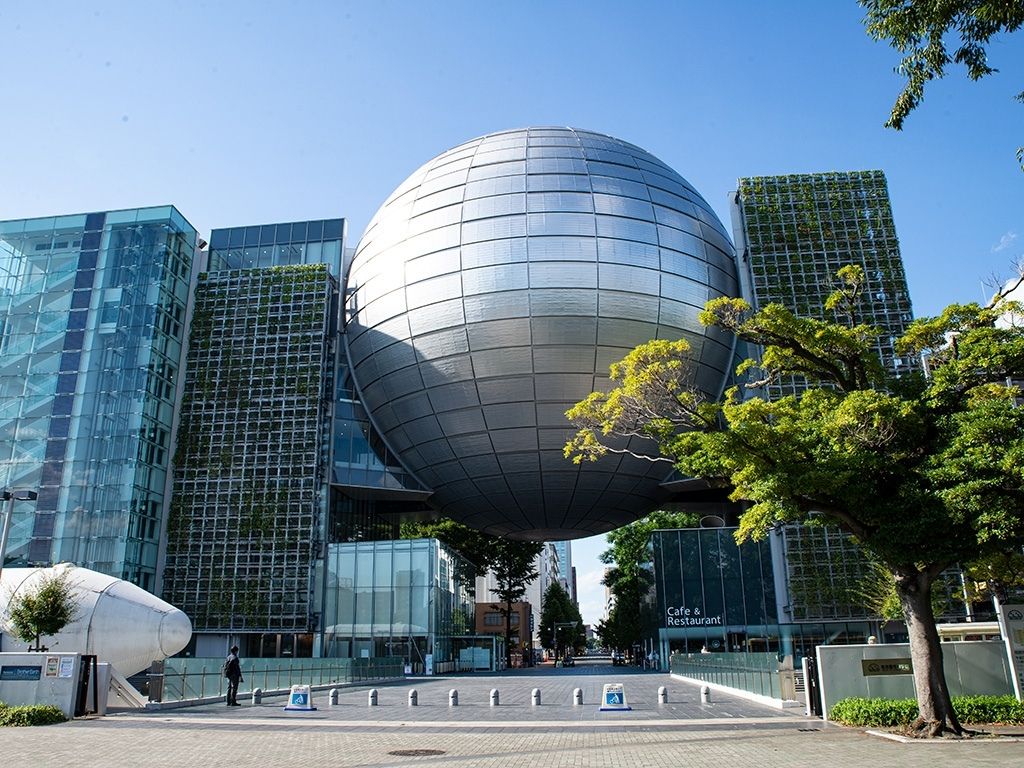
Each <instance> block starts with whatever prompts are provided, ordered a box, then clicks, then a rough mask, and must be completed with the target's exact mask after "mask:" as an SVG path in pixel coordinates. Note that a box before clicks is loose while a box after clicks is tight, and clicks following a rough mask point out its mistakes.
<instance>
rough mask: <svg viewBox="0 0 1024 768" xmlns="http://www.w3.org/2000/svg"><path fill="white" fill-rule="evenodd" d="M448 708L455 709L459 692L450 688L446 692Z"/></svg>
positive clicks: (457, 704)
mask: <svg viewBox="0 0 1024 768" xmlns="http://www.w3.org/2000/svg"><path fill="white" fill-rule="evenodd" d="M448 706H449V707H457V706H459V692H458V691H457V690H455V689H454V688H452V689H451V690H450V691H448Z"/></svg>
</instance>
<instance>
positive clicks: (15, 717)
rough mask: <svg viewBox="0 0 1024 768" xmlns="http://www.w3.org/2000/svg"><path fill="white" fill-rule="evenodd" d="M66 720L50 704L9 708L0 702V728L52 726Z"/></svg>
mask: <svg viewBox="0 0 1024 768" xmlns="http://www.w3.org/2000/svg"><path fill="white" fill-rule="evenodd" d="M65 720H67V718H66V717H64V713H63V712H62V711H61V710H60V709H59V708H58V707H55V706H53V705H52V704H27V705H25V706H22V707H9V706H7V705H6V704H4V703H3V702H2V701H0V727H3V726H8V725H13V726H20V725H53V724H54V723H63V722H64V721H65Z"/></svg>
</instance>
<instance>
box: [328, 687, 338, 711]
mask: <svg viewBox="0 0 1024 768" xmlns="http://www.w3.org/2000/svg"><path fill="white" fill-rule="evenodd" d="M327 706H329V707H336V706H338V689H337V688H331V690H330V692H329V693H328V694H327Z"/></svg>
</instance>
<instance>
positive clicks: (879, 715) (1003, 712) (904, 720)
mask: <svg viewBox="0 0 1024 768" xmlns="http://www.w3.org/2000/svg"><path fill="white" fill-rule="evenodd" d="M953 711H954V712H956V714H957V717H958V718H960V722H961V723H964V724H968V723H974V724H981V723H992V724H999V725H1024V702H1020V701H1017V699H1015V698H1014V697H1013V696H954V697H953ZM828 717H829V720H833V721H835V722H837V723H842V724H843V725H855V726H872V727H882V728H895V727H897V726H900V725H909V724H910V723H912V722H913V721H914V720H915V719H916V718H917V701H916V700H915V699H857V698H852V699H842V700H841V701H837V702H836V703H835V705H834V706H833V707H832V709H831V710H829V713H828Z"/></svg>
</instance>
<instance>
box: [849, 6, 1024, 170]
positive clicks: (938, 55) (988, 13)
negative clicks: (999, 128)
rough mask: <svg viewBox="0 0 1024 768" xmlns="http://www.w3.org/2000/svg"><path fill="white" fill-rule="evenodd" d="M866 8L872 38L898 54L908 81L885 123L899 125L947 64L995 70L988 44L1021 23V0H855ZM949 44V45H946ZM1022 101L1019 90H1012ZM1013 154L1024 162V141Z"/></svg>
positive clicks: (977, 75) (974, 74) (973, 72)
mask: <svg viewBox="0 0 1024 768" xmlns="http://www.w3.org/2000/svg"><path fill="white" fill-rule="evenodd" d="M858 2H859V3H860V4H861V5H862V6H863V7H864V8H866V9H867V16H866V17H865V18H864V24H865V26H866V28H867V31H868V34H869V35H871V37H873V38H874V39H875V40H884V41H887V42H888V43H889V44H890V45H891V46H892V47H893V48H895V49H896V50H898V51H899V52H900V53H902V54H903V59H902V60H901V61H900V63H899V66H898V67H896V71H897V72H899V73H900V74H901V75H903V76H904V77H905V78H906V80H907V82H906V85H905V86H904V88H903V91H902V92H901V93H900V95H899V96H898V97H897V99H896V103H895V104H894V105H893V108H892V112H891V113H890V115H889V120H888V121H887V122H886V126H887V127H889V128H895V129H896V130H901V129H902V128H903V122H904V121H905V120H906V118H907V116H908V115H909V114H910V113H911V112H913V111H914V110H915V109H916V108H917V107H918V105H919V104H920V103H921V101H922V100H923V99H924V88H925V85H927V84H928V83H929V82H930V81H931V80H937V79H939V78H942V77H945V75H946V68H947V67H948V66H949V65H951V64H962V65H963V66H964V67H966V68H967V76H968V77H969V78H970V79H971V80H980V79H981V78H983V77H985V76H987V75H991V74H993V73H995V72H998V70H997V69H995V68H994V67H992V66H991V65H990V64H989V60H988V47H989V45H990V43H991V42H992V38H993V37H994V36H995V35H997V34H999V33H1000V32H1016V31H1017V30H1018V29H1020V27H1021V25H1024V2H1022V1H1021V0H858ZM950 44H952V46H953V48H954V49H953V50H952V51H950V48H949V45H950ZM1016 98H1017V99H1018V100H1019V101H1024V91H1022V92H1021V93H1018V94H1017V97H1016ZM1017 159H1018V160H1019V161H1021V162H1022V164H1024V147H1021V148H1018V150H1017Z"/></svg>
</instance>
